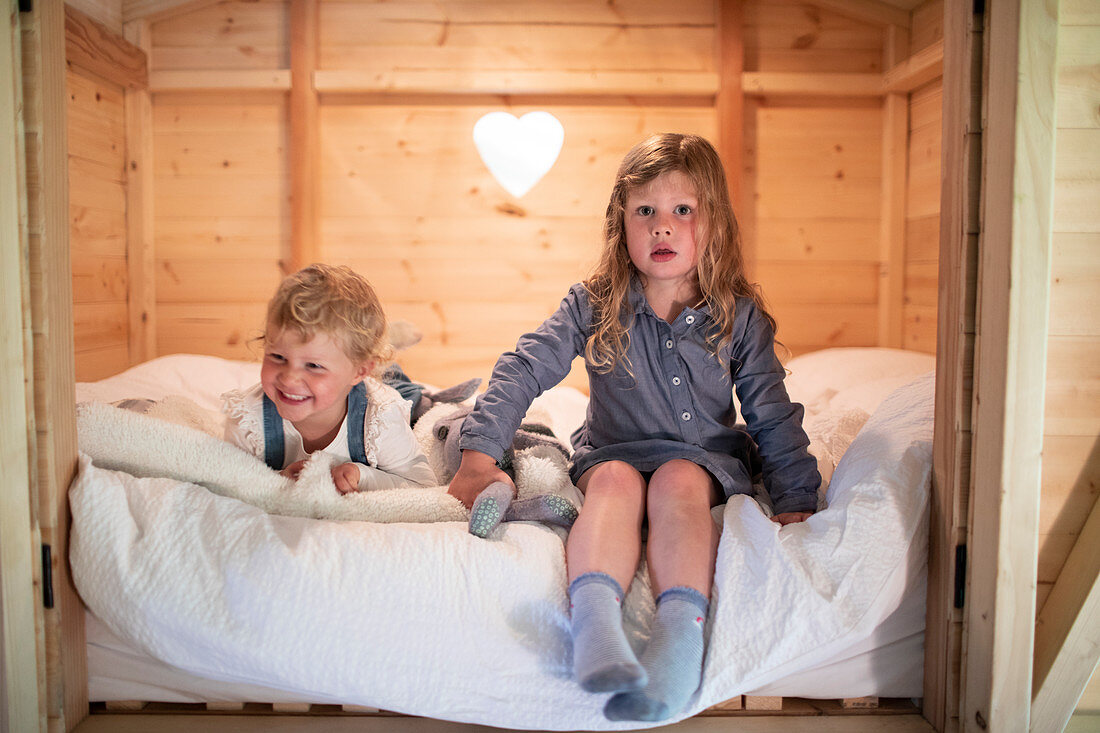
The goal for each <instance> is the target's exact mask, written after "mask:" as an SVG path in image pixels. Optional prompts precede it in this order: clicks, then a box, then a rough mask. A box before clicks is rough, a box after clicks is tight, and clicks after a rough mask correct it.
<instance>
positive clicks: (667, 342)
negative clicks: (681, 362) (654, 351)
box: [665, 339, 672, 349]
mask: <svg viewBox="0 0 1100 733" xmlns="http://www.w3.org/2000/svg"><path fill="white" fill-rule="evenodd" d="M665 348H666V349H671V348H672V339H669V340H668V341H665Z"/></svg>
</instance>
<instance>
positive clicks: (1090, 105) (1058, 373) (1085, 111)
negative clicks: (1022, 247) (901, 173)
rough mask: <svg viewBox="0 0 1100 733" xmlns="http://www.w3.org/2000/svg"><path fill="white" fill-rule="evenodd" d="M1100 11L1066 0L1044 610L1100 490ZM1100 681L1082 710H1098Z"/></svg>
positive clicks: (1044, 506) (1046, 432)
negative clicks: (1099, 79) (1099, 111)
mask: <svg viewBox="0 0 1100 733" xmlns="http://www.w3.org/2000/svg"><path fill="white" fill-rule="evenodd" d="M1098 68H1100V8H1098V7H1097V4H1096V3H1086V2H1078V1H1075V0H1062V2H1061V4H1060V14H1059V34H1058V97H1057V105H1058V106H1057V117H1056V120H1057V132H1056V137H1055V182H1054V235H1053V252H1052V257H1051V285H1050V329H1049V339H1048V351H1047V354H1048V361H1047V386H1046V398H1045V400H1046V402H1045V417H1044V423H1043V424H1044V429H1043V473H1042V482H1043V495H1042V502H1041V504H1040V511H1039V561H1038V562H1039V568H1038V570H1039V575H1038V580H1039V585H1038V589H1037V599H1036V608H1037V609H1040V610H1041V609H1042V607H1043V604H1044V602H1045V600H1046V598H1047V595H1048V594H1049V592H1050V589H1051V586H1052V585H1053V583H1054V582H1055V580H1057V578H1058V574H1059V572H1060V571H1061V569H1062V566H1063V564H1064V562H1065V560H1066V557H1067V555H1068V554H1069V551H1070V549H1071V548H1072V547H1073V545H1074V543H1075V542H1076V541H1077V536H1078V533H1079V532H1080V531H1081V528H1082V525H1083V524H1084V521H1085V519H1086V518H1087V517H1088V515H1089V510H1090V509H1091V508H1092V506H1093V504H1095V502H1096V499H1097V496H1098V495H1100V368H1098V365H1100V113H1098V110H1100V83H1098V81H1097V75H1096V70H1097V69H1098ZM1096 689H1097V688H1096V686H1095V685H1094V686H1093V688H1092V690H1093V692H1092V693H1091V694H1092V698H1091V700H1090V699H1084V700H1083V701H1082V707H1085V708H1091V709H1095V708H1098V707H1100V703H1098V700H1100V697H1098V696H1097V693H1096Z"/></svg>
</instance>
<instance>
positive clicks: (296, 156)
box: [284, 0, 321, 272]
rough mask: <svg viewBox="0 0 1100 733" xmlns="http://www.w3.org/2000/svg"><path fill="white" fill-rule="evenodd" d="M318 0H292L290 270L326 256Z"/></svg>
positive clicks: (287, 268)
mask: <svg viewBox="0 0 1100 733" xmlns="http://www.w3.org/2000/svg"><path fill="white" fill-rule="evenodd" d="M317 25H318V8H317V0H291V3H290V255H289V258H288V260H289V261H288V262H287V263H285V264H284V271H286V272H294V271H296V270H298V269H300V268H302V267H304V266H305V265H308V264H310V263H311V262H315V261H317V260H318V259H320V215H319V211H318V207H319V198H320V197H319V196H318V187H319V185H320V174H321V171H320V168H321V166H320V148H321V144H320V137H321V135H320V127H319V120H318V104H317V92H316V91H315V90H314V87H313V72H314V71H315V70H316V68H317V43H318V42H317V31H318V28H317Z"/></svg>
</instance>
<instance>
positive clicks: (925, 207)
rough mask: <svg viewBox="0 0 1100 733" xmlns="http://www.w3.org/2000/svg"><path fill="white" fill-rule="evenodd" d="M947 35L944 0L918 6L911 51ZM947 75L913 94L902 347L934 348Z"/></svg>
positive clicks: (914, 12)
mask: <svg viewBox="0 0 1100 733" xmlns="http://www.w3.org/2000/svg"><path fill="white" fill-rule="evenodd" d="M942 41H943V0H930V1H929V2H926V3H924V4H923V5H920V6H919V7H918V8H916V9H915V10H914V11H913V26H912V30H911V33H910V42H909V46H910V53H911V54H918V53H920V52H921V51H922V50H924V49H927V48H929V47H931V46H932V45H933V44H935V43H937V42H942ZM942 119H943V79H942V78H938V79H936V80H934V81H932V82H930V83H928V84H926V85H925V86H923V87H920V88H918V89H915V90H913V92H912V93H911V94H910V95H909V161H908V162H909V165H908V169H909V185H908V190H907V198H906V227H905V289H904V292H905V296H904V306H903V316H904V324H903V326H902V345H903V348H906V349H913V350H916V351H925V352H928V353H935V351H936V305H937V279H938V274H939V247H940V143H941V139H942V137H943V127H942Z"/></svg>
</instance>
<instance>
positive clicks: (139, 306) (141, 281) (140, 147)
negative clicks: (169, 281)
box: [124, 20, 157, 364]
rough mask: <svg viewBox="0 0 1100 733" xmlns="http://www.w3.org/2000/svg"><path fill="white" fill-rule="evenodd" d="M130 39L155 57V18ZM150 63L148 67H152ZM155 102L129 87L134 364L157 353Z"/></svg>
mask: <svg viewBox="0 0 1100 733" xmlns="http://www.w3.org/2000/svg"><path fill="white" fill-rule="evenodd" d="M124 33H125V36H126V40H127V41H129V42H130V43H132V44H134V45H135V46H137V47H138V48H140V49H141V50H142V51H144V52H145V59H146V64H148V63H149V59H151V58H152V38H151V37H150V30H149V21H146V20H134V21H130V22H129V23H127V24H126V25H125V28H124ZM147 68H148V67H147ZM153 227H154V218H153V104H152V99H151V95H150V94H149V89H148V88H145V89H129V88H127V89H126V262H127V270H128V275H129V277H128V283H129V290H128V299H129V303H128V306H129V314H130V324H129V334H130V364H138V363H140V362H143V361H147V360H149V359H152V358H153V357H154V356H156V355H157V294H156V244H155V238H154V233H153Z"/></svg>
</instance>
